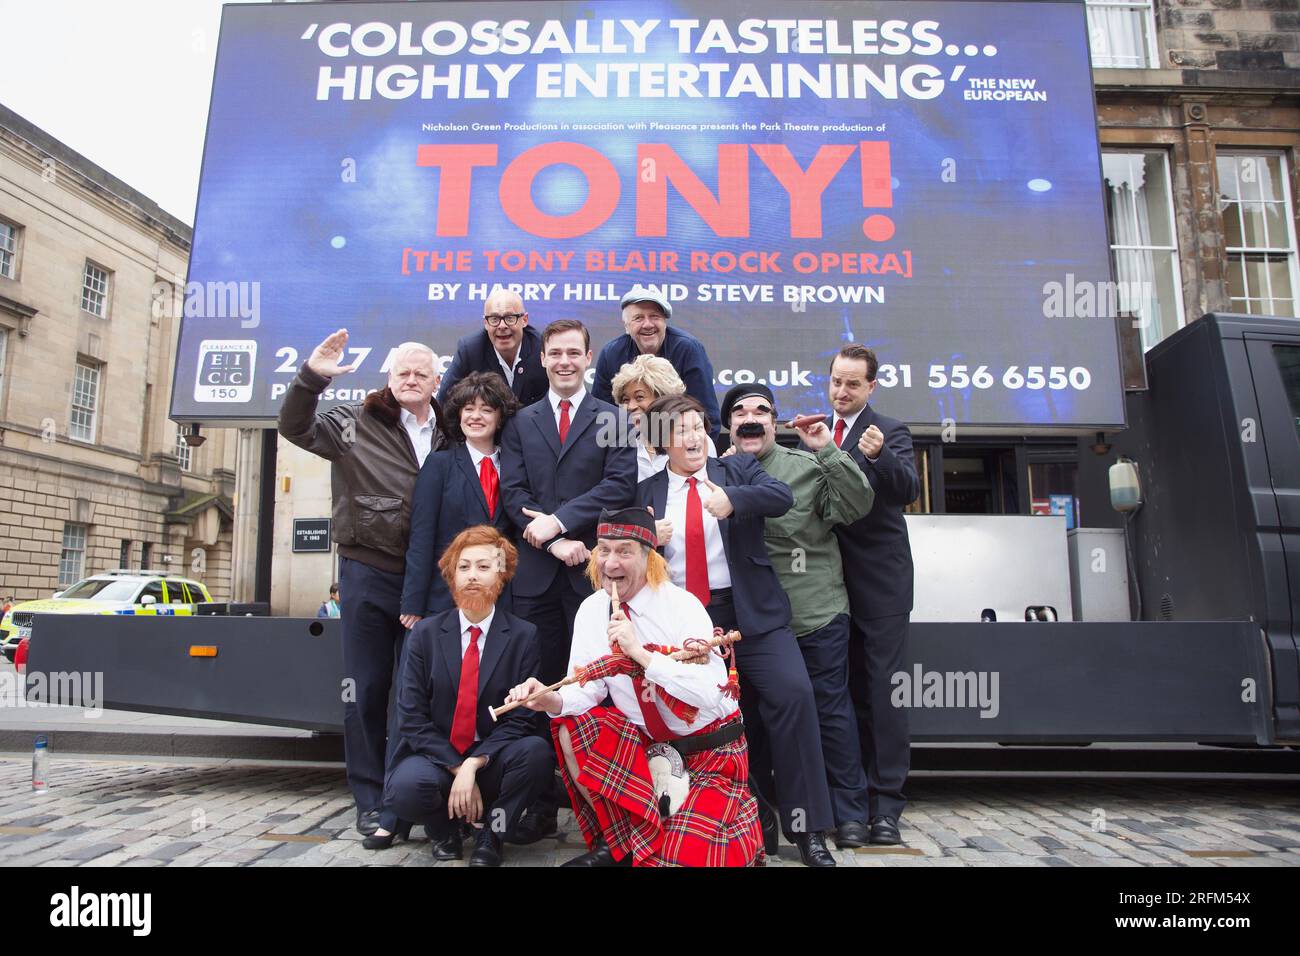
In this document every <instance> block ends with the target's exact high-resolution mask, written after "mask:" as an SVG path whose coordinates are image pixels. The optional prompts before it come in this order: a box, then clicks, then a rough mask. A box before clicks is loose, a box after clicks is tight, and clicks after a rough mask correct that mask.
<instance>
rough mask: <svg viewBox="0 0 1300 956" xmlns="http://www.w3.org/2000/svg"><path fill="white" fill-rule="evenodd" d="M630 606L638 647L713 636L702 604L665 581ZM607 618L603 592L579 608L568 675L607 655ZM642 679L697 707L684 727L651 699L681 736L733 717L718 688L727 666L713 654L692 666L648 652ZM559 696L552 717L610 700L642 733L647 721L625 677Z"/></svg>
mask: <svg viewBox="0 0 1300 956" xmlns="http://www.w3.org/2000/svg"><path fill="white" fill-rule="evenodd" d="M628 607H630V608H631V609H632V613H631V615H630V616H629V620H631V622H632V627H633V629H634V630H635V631H636V636H637V637H638V638H639V639H640V641H641V643H642V644H663V645H666V646H668V647H678V648H680V647H681V646H682V645H683V643H684V642H685V641H686V639H687V638H691V637H698V638H703V639H705V640H707V639H708V638H710V637H712V636H713V621H711V620H710V619H709V615H708V612H707V611H705V610H704V605H703V604H701V603H700V602H699V601H697V600H696V599H695V596H694V595H693V594H690V593H688V592H686V591H683V590H682V589H681V588H679V587H677V586H676V585H675V584H670V583H667V582H665V583H664V584H661V585H660V586H659V587H658V588H652V587H651V586H650V585H649V584H646V585H644V586H643V587H642V588H641V590H640V591H638V592H637V593H636V594H634V595H633V596H632V600H631V601H629V602H628ZM609 615H610V602H609V594H608V593H607V592H605V591H597V592H596V593H595V594H592V595H591V596H590V597H588V598H587V599H586V600H585V601H583V602H582V605H581V606H580V607H579V608H578V616H577V618H576V619H575V620H574V623H573V646H572V649H571V650H570V652H569V673H570V674H572V673H573V668H574V667H575V666H576V665H578V664H589V663H591V662H592V661H594V660H595V659H596V658H598V657H604V656H605V655H606V654H608V653H609V636H608V627H609ZM645 679H646V681H647V682H648V683H651V684H656V685H658V686H659V687H662V688H663V689H664V691H665V692H667V693H668V694H669V695H670V696H672V697H675V698H677V699H678V700H680V701H681V702H682V703H684V704H690V705H691V706H692V707H698V708H699V711H700V712H699V714H697V715H696V717H695V720H694V721H693V722H692V723H690V724H687V723H686V722H685V721H684V720H682V719H681V718H680V717H678V716H677V715H676V714H674V713H673V712H672V711H671V710H669V709H668V706H667V705H666V704H665V703H664V702H663V701H662V700H660V699H659V695H658V694H655V695H654V705H655V707H656V708H658V710H659V716H660V717H661V718H662V719H663V722H664V724H666V725H667V727H668V729H669V730H670V731H672V732H673V733H674V734H676V735H678V736H679V737H685V736H687V735H689V734H692V733H694V732H695V731H696V730H699V729H700V728H702V727H705V726H708V725H709V724H711V723H713V722H714V721H715V720H720V719H722V718H723V717H729V716H731V715H732V714H734V713H735V712H736V709H737V705H736V702H735V701H734V700H732V699H731V698H730V697H728V696H727V695H726V694H724V693H723V692H722V691H721V690H720V689H719V688H720V687H722V686H724V685H725V684H726V683H727V667H726V665H725V664H724V663H723V662H722V659H721V658H720V657H718V655H717V654H711V655H710V656H709V660H708V663H707V664H690V663H687V662H685V661H674V660H672V659H670V658H669V657H668V656H667V655H666V654H654V653H652V654H651V655H650V664H649V665H648V666H647V667H646V669H645ZM559 694H560V698H561V700H562V701H563V706H562V707H561V708H560V712H559V713H558V714H556V715H555V716H557V717H568V716H571V715H573V714H584V713H586V712H587V711H589V710H591V708H593V707H595V706H597V705H598V704H599V703H600V702H601V701H603V700H604V699H605V696H606V695H609V696H610V697H611V698H613V700H614V705H615V706H616V707H618V709H619V710H621V711H622V712H623V714H624V715H625V716H626V717H627V718H628V720H630V721H632V723H634V724H636V725H637V726H638V727H641V728H642V729H644V728H645V716H644V715H643V714H642V713H641V704H640V702H639V701H638V699H637V695H636V691H635V690H634V689H633V686H632V678H630V677H627V676H626V675H619V676H618V677H609V678H606V679H604V680H594V681H591V682H590V683H588V684H586V685H580V684H569V685H568V686H567V687H562V688H560V691H559Z"/></svg>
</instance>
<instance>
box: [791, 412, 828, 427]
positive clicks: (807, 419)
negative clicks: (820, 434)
mask: <svg viewBox="0 0 1300 956" xmlns="http://www.w3.org/2000/svg"><path fill="white" fill-rule="evenodd" d="M824 421H826V416H825V415H797V416H795V418H794V420H793V421H792V422H790V427H791V428H807V427H808V426H809V425H816V424H817V423H818V422H824Z"/></svg>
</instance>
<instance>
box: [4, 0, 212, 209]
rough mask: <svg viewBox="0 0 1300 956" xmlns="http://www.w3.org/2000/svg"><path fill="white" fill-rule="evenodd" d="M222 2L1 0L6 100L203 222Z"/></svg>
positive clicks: (146, 191) (169, 204) (154, 196)
mask: <svg viewBox="0 0 1300 956" xmlns="http://www.w3.org/2000/svg"><path fill="white" fill-rule="evenodd" d="M221 6H222V4H221V2H220V0H0V63H3V64H4V70H3V72H2V73H0V103H3V104H4V105H5V106H7V107H9V108H10V109H11V110H13V111H14V112H15V113H17V114H18V115H20V116H22V117H23V118H24V119H26V120H28V121H30V122H32V123H34V124H36V125H37V126H39V127H40V128H41V129H43V130H45V131H46V132H47V133H49V134H50V135H51V136H53V137H55V138H56V139H58V140H60V141H62V142H63V143H66V144H67V145H68V146H70V147H71V148H72V149H75V150H76V151H77V152H79V153H81V154H82V155H83V156H85V157H86V158H87V159H89V160H90V161H91V162H93V163H96V164H97V165H99V166H102V167H103V168H104V169H106V170H108V171H109V172H110V173H112V174H113V175H114V176H116V177H118V178H119V179H121V180H122V181H124V182H125V183H127V184H128V185H130V186H132V187H133V188H135V189H138V190H139V191H140V192H142V193H144V194H145V195H146V196H148V197H149V198H150V199H152V200H154V201H155V202H156V203H158V205H160V206H162V208H163V209H165V210H167V211H168V212H169V213H171V214H172V215H173V216H175V217H176V218H177V219H180V220H182V221H184V222H186V223H190V224H193V222H194V202H195V197H196V195H197V192H198V185H199V164H200V163H201V161H202V158H203V133H204V128H205V126H206V124H207V118H208V94H209V92H210V91H211V89H212V65H213V63H214V61H215V56H216V49H217V33H218V28H219V27H220V23H221Z"/></svg>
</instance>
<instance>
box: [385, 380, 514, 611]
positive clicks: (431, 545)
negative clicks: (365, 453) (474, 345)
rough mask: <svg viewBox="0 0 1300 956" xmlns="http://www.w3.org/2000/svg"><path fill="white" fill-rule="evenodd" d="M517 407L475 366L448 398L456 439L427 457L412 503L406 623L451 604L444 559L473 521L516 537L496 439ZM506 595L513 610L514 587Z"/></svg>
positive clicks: (447, 414) (503, 385)
mask: <svg viewBox="0 0 1300 956" xmlns="http://www.w3.org/2000/svg"><path fill="white" fill-rule="evenodd" d="M518 410H519V403H518V402H517V401H516V400H515V396H514V395H513V394H512V393H511V391H510V389H509V388H508V387H507V386H506V383H505V382H503V381H502V380H501V377H500V376H499V375H493V374H492V373H490V372H470V373H469V375H467V376H465V378H463V379H461V380H460V382H458V383H457V385H456V387H455V388H453V389H452V390H451V393H450V394H449V395H448V396H447V402H446V404H445V405H444V406H443V419H444V421H446V423H447V434H448V435H449V436H450V437H451V440H452V443H453V444H452V446H451V448H449V449H447V450H446V451H443V452H439V453H438V454H436V455H430V456H429V457H428V458H427V459H425V462H424V467H422V468H421V469H420V477H419V478H417V479H416V481H415V493H414V495H413V498H412V502H411V543H410V546H409V547H408V548H407V550H406V577H405V583H404V584H403V586H402V603H401V611H402V623H403V624H404V625H405V626H406V627H408V628H411V627H414V626H415V625H416V623H417V622H418V621H419V620H420V618H422V617H426V616H428V615H432V614H436V613H439V612H441V611H446V610H448V609H449V608H450V607H451V592H450V591H448V590H447V586H446V584H445V583H444V582H443V580H442V576H441V575H440V574H438V568H437V565H438V558H439V557H441V556H442V554H443V552H445V551H446V550H447V546H448V545H449V544H451V541H452V539H453V538H455V537H456V535H457V534H459V533H460V532H461V531H463V530H465V529H466V528H468V527H471V526H472V525H476V524H490V525H492V526H493V527H495V528H496V529H497V530H498V531H500V532H501V533H502V534H503V535H505V536H506V537H507V538H510V539H511V540H512V541H513V539H514V535H515V526H514V523H513V522H512V521H511V520H510V519H509V518H507V517H506V509H505V504H504V502H503V501H502V500H501V493H500V485H501V482H500V475H501V453H500V448H499V446H498V444H497V443H498V442H499V441H500V439H501V432H502V430H503V429H504V428H505V424H506V422H507V421H508V420H509V419H510V417H511V416H512V415H514V413H515V412H517V411H518ZM501 600H502V602H504V606H505V607H506V608H507V609H510V608H512V607H513V604H512V603H511V602H512V596H511V593H510V587H509V585H507V586H506V589H505V591H504V592H502V596H501Z"/></svg>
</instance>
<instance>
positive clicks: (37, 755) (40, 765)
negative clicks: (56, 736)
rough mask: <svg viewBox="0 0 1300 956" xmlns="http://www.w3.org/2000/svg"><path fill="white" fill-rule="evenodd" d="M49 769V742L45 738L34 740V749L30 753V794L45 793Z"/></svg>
mask: <svg viewBox="0 0 1300 956" xmlns="http://www.w3.org/2000/svg"><path fill="white" fill-rule="evenodd" d="M49 769H50V742H49V740H47V739H46V738H45V737H43V736H41V737H37V738H36V748H35V749H34V750H33V751H32V793H46V792H48V791H49V789H50V788H49V786H48V785H47V783H46V780H47V774H48V773H49Z"/></svg>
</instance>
